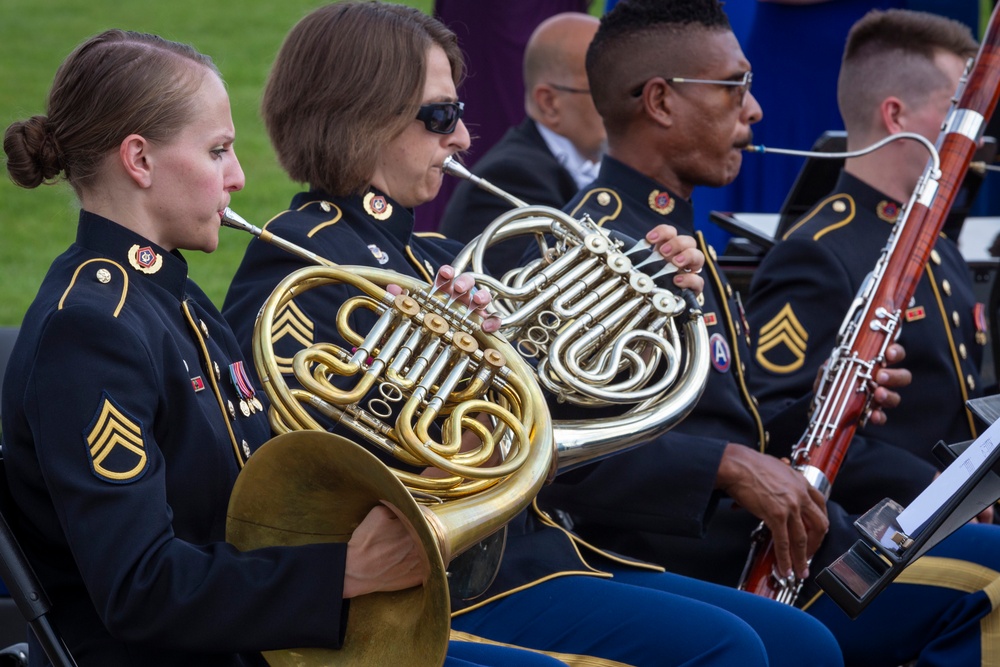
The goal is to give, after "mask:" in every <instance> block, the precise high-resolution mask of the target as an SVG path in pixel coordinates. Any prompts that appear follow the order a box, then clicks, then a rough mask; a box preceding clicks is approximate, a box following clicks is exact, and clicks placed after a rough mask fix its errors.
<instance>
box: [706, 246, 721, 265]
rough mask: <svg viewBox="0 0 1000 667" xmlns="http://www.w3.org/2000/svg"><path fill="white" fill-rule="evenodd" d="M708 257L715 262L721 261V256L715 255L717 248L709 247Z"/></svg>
mask: <svg viewBox="0 0 1000 667" xmlns="http://www.w3.org/2000/svg"><path fill="white" fill-rule="evenodd" d="M708 256H709V257H711V258H712V261H713V262H714V261H716V260H718V259H719V256H718V255H716V254H715V248H713V247H712V246H708Z"/></svg>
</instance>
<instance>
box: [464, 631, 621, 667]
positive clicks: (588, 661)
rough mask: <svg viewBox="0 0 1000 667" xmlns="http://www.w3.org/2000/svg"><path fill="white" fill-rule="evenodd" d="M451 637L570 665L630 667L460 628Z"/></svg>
mask: <svg viewBox="0 0 1000 667" xmlns="http://www.w3.org/2000/svg"><path fill="white" fill-rule="evenodd" d="M451 639H452V640H453V641H459V642H472V643H474V644H490V645H492V646H507V647H510V648H516V649H521V650H522V651H531V652H532V653H540V654H542V655H547V656H549V657H551V658H555V659H556V660H562V661H563V662H565V663H566V664H567V665H570V667H629V666H628V665H627V664H625V663H624V662H617V661H615V660H605V659H604V658H595V657H594V656H591V655H576V654H575V653H557V652H555V651H538V650H535V649H533V648H525V647H524V646H518V645H516V644H505V643H504V642H495V641H493V640H492V639H486V638H485V637H478V636H476V635H470V634H468V633H466V632H459V631H458V630H452V631H451Z"/></svg>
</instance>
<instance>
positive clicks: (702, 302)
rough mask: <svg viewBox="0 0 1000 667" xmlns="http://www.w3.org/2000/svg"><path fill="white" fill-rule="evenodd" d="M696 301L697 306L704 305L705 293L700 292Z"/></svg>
mask: <svg viewBox="0 0 1000 667" xmlns="http://www.w3.org/2000/svg"><path fill="white" fill-rule="evenodd" d="M697 301H698V305H699V306H704V305H705V294H704V292H702V293H701V294H699V295H698V298H697Z"/></svg>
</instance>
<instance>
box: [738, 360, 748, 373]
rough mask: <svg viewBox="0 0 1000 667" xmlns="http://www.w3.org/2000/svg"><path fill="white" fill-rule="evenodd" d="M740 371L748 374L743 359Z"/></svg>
mask: <svg viewBox="0 0 1000 667" xmlns="http://www.w3.org/2000/svg"><path fill="white" fill-rule="evenodd" d="M740 373H743V374H744V375H746V374H747V365H746V364H745V363H743V362H742V361H741V362H740Z"/></svg>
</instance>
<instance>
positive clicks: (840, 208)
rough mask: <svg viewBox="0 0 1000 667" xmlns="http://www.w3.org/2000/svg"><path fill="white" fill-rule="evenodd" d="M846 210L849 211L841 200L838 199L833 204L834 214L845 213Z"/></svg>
mask: <svg viewBox="0 0 1000 667" xmlns="http://www.w3.org/2000/svg"><path fill="white" fill-rule="evenodd" d="M846 210H847V204H845V203H844V202H843V201H841V200H840V199H838V200H837V201H835V202H833V212H834V213H843V212H844V211H846Z"/></svg>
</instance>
